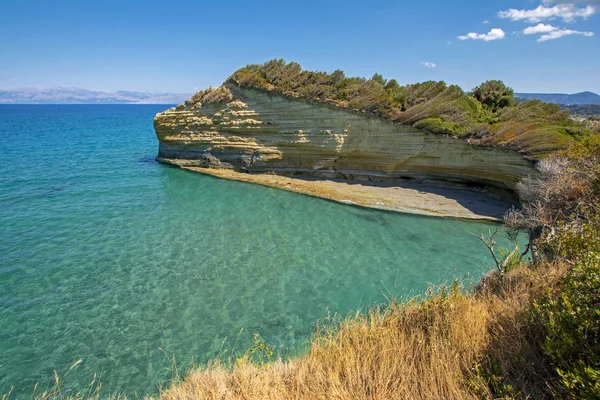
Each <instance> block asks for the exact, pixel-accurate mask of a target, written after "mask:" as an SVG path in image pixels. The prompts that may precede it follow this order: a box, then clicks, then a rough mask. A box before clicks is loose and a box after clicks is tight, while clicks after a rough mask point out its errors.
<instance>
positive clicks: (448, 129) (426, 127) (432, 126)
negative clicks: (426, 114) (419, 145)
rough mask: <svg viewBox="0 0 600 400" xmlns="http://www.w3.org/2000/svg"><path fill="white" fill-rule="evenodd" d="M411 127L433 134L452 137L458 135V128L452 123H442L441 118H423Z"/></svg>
mask: <svg viewBox="0 0 600 400" xmlns="http://www.w3.org/2000/svg"><path fill="white" fill-rule="evenodd" d="M413 127H415V128H417V129H420V130H422V131H426V132H430V133H435V134H444V135H453V136H454V135H456V134H457V133H458V127H457V126H456V124H454V123H452V122H444V121H442V119H441V118H425V119H422V120H420V121H417V122H415V123H414V124H413Z"/></svg>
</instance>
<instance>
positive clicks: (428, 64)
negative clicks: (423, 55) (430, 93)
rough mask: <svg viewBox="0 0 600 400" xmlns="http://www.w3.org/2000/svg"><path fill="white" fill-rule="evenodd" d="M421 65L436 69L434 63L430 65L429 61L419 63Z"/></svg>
mask: <svg viewBox="0 0 600 400" xmlns="http://www.w3.org/2000/svg"><path fill="white" fill-rule="evenodd" d="M421 64H423V65H424V66H426V67H427V68H435V67H436V64H435V63H432V62H429V61H423V62H421Z"/></svg>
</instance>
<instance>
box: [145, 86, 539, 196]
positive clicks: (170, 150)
mask: <svg viewBox="0 0 600 400" xmlns="http://www.w3.org/2000/svg"><path fill="white" fill-rule="evenodd" d="M220 90H222V91H223V90H224V91H225V92H226V93H227V96H222V97H221V98H220V99H219V100H217V101H209V100H206V99H209V98H210V96H206V97H205V98H206V99H205V101H203V102H200V101H196V102H188V103H187V104H185V105H181V106H178V107H177V108H172V109H170V110H167V111H165V112H162V113H160V114H158V115H157V116H156V118H155V120H154V126H155V129H156V134H157V137H158V140H159V143H160V144H159V157H158V159H159V160H165V161H167V160H168V161H170V162H171V163H175V164H178V165H186V166H197V167H203V168H229V169H234V170H236V171H243V172H250V173H266V172H273V173H277V174H282V175H294V176H298V175H310V176H319V177H327V178H343V179H364V180H372V181H395V180H401V179H406V178H414V179H418V180H428V181H436V180H437V181H446V182H447V181H451V182H459V183H468V184H479V185H486V186H492V187H496V188H501V189H514V186H515V184H516V183H517V182H518V181H519V180H520V179H521V178H522V177H523V176H525V175H527V174H529V173H531V172H532V163H531V162H530V161H529V160H527V159H525V158H524V157H523V156H522V155H520V154H519V153H517V152H515V151H510V150H505V149H498V148H489V147H481V146H475V145H471V144H469V143H468V142H467V141H464V140H461V139H456V138H452V137H446V136H438V135H432V134H428V133H425V132H421V131H418V130H416V129H414V128H412V127H410V126H405V125H400V124H397V123H392V122H388V121H385V120H382V119H379V118H373V117H368V116H366V115H365V114H363V113H359V112H354V111H351V110H342V109H339V108H336V107H334V106H330V105H325V104H317V103H311V102H308V101H306V100H301V99H294V98H290V97H284V96H280V95H274V94H269V93H264V92H261V91H257V90H252V89H243V88H240V87H238V86H235V85H233V84H229V85H228V86H227V87H226V88H221V89H220ZM227 90H229V92H228V91H227Z"/></svg>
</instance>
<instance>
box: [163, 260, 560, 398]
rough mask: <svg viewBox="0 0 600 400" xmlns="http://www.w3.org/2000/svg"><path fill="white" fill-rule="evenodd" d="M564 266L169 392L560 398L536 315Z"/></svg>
mask: <svg viewBox="0 0 600 400" xmlns="http://www.w3.org/2000/svg"><path fill="white" fill-rule="evenodd" d="M565 270H566V267H565V265H564V264H559V263H554V264H547V265H545V266H541V267H538V268H536V269H535V270H534V269H531V268H528V267H520V268H517V269H515V270H514V271H513V272H511V273H509V274H508V275H506V276H505V278H504V279H503V280H502V282H500V280H499V278H498V276H497V275H494V274H492V275H489V276H488V277H486V278H484V279H483V280H482V282H481V284H480V285H479V287H478V289H477V291H476V293H475V294H472V295H470V294H463V293H461V291H459V290H458V288H456V287H454V288H450V289H440V290H438V291H437V293H435V294H430V295H429V296H426V297H424V298H423V299H421V300H420V301H411V302H409V303H405V304H398V303H392V304H391V305H389V306H387V307H385V308H382V309H375V310H372V311H371V312H369V313H368V315H354V316H351V317H349V318H347V319H346V320H345V321H343V322H342V323H340V324H339V325H338V326H337V327H335V328H322V329H321V330H320V331H319V332H318V333H317V334H316V337H315V339H314V340H313V342H312V345H311V348H310V351H309V353H308V354H306V355H305V356H302V357H300V358H297V359H293V360H291V361H281V360H279V361H277V362H274V363H267V364H264V365H256V364H253V363H251V362H249V361H247V360H241V361H238V362H237V363H236V364H235V365H234V366H233V367H231V368H228V367H226V366H224V365H223V364H221V363H218V362H215V363H212V364H210V365H209V366H207V367H204V368H201V369H196V370H193V371H192V372H191V373H190V374H189V375H188V376H187V377H185V378H184V379H183V380H182V381H179V382H175V383H174V385H173V386H172V387H171V388H169V389H167V390H165V391H163V392H162V393H161V394H160V399H162V400H171V399H172V400H175V399H479V398H496V397H498V396H510V397H515V396H523V397H528V396H532V397H534V398H544V397H550V396H551V386H552V383H551V379H550V378H551V377H552V374H551V372H550V371H548V370H547V368H548V367H547V365H548V363H547V360H545V359H544V356H543V354H542V353H541V350H540V345H539V340H543V330H542V329H541V328H540V327H538V326H537V325H536V323H535V321H533V320H532V317H531V315H532V313H531V310H532V308H533V302H534V300H535V299H537V298H540V297H541V296H542V295H543V293H545V291H546V290H548V289H549V288H550V289H551V288H552V287H553V286H555V285H557V284H558V283H557V282H558V280H559V278H560V277H561V276H563V274H564V273H565Z"/></svg>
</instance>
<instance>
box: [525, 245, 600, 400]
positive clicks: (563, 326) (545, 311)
mask: <svg viewBox="0 0 600 400" xmlns="http://www.w3.org/2000/svg"><path fill="white" fill-rule="evenodd" d="M536 312H537V313H538V314H539V315H540V316H541V318H542V320H543V321H544V323H545V326H546V330H547V336H546V340H545V343H544V344H543V346H542V347H543V349H544V351H545V352H546V353H547V354H548V355H549V356H550V357H551V359H552V361H553V362H554V365H555V367H556V372H557V373H558V374H559V375H560V378H561V383H562V385H563V386H564V388H565V390H566V392H567V394H568V395H569V396H571V397H573V398H581V399H590V398H600V253H588V254H587V255H585V256H584V257H583V259H582V260H581V261H579V262H578V263H577V264H576V265H575V266H574V267H573V268H572V269H571V270H570V271H569V273H568V274H567V276H566V277H565V278H564V279H563V286H562V291H561V292H560V293H554V294H552V293H550V294H548V296H547V298H546V299H545V301H544V302H542V303H541V304H538V305H536Z"/></svg>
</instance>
